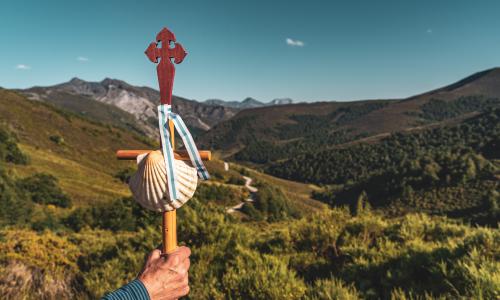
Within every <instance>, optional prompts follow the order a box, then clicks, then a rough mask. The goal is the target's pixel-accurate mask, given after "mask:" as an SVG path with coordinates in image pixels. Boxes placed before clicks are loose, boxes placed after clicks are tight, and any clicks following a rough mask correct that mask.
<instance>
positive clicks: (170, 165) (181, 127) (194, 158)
mask: <svg viewBox="0 0 500 300" xmlns="http://www.w3.org/2000/svg"><path fill="white" fill-rule="evenodd" d="M168 120H172V121H173V122H174V127H175V129H176V130H177V132H178V133H179V135H180V136H181V138H182V142H183V143H184V145H185V147H186V150H187V153H188V154H189V158H190V159H191V163H192V164H193V166H194V167H195V168H196V171H197V172H198V177H200V178H201V179H203V180H207V179H208V178H209V177H210V176H209V175H208V172H207V169H206V168H205V165H203V161H202V160H201V157H200V154H199V153H198V149H197V148H196V144H195V143H194V140H193V137H192V136H191V133H190V132H189V130H188V129H187V127H186V124H184V121H183V120H182V118H181V116H179V115H178V114H176V113H173V112H172V107H171V106H170V105H168V104H161V105H159V106H158V122H159V127H160V138H161V145H162V151H163V158H164V159H165V167H166V170H167V185H168V192H169V195H170V200H171V201H174V200H177V186H176V182H177V181H176V175H175V170H174V151H173V148H172V144H171V139H170V130H169V127H168Z"/></svg>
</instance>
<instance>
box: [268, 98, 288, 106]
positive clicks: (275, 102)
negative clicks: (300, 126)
mask: <svg viewBox="0 0 500 300" xmlns="http://www.w3.org/2000/svg"><path fill="white" fill-rule="evenodd" d="M292 103H293V100H292V99H290V98H276V99H274V100H272V101H271V102H269V103H268V105H287V104H292Z"/></svg>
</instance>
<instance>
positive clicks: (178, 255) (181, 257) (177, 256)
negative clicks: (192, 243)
mask: <svg viewBox="0 0 500 300" xmlns="http://www.w3.org/2000/svg"><path fill="white" fill-rule="evenodd" d="M189 255H191V250H189V248H188V247H179V248H178V249H176V250H175V251H174V252H172V253H170V254H169V255H168V257H167V260H166V261H165V263H164V264H162V265H163V266H165V267H170V268H172V267H173V268H176V267H177V266H178V265H179V264H181V263H182V262H184V261H185V260H186V259H187V258H188V257H189Z"/></svg>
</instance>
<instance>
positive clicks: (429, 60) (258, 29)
mask: <svg viewBox="0 0 500 300" xmlns="http://www.w3.org/2000/svg"><path fill="white" fill-rule="evenodd" d="M499 13H500V1H326V0H325V1H314V0H310V1H271V0H268V1H260V0H253V1H230V0H227V1H216V0H210V1H209V0H205V1H203V0H200V1H191V0H182V1H178V0H177V1H123V0H122V1H104V0H102V1H85V2H84V1H21V0H18V1H8V3H2V6H1V8H0V86H3V87H7V88H23V87H29V86H33V85H51V84H56V83H60V82H63V81H67V80H69V79H70V78H72V77H75V76H77V77H80V78H83V79H85V80H92V81H98V80H102V79H103V78H105V77H111V78H117V79H123V80H125V81H127V82H129V83H132V84H135V85H147V86H151V87H154V88H157V81H156V80H157V79H156V71H155V66H154V64H152V63H151V62H149V61H148V59H147V58H146V56H145V55H144V54H143V52H144V50H145V49H146V47H147V46H148V44H149V43H150V42H151V41H153V39H154V37H155V36H156V33H157V32H158V31H159V30H160V29H161V28H162V27H163V26H167V27H168V28H170V29H171V30H172V31H173V32H174V33H175V34H176V36H177V39H178V41H179V42H181V43H182V44H183V45H184V47H185V48H186V50H187V51H188V53H189V54H188V56H187V57H186V59H185V61H184V62H183V63H182V64H181V65H178V66H177V71H176V79H175V86H174V94H176V95H180V96H184V97H187V98H191V99H197V100H205V99H207V98H220V99H224V100H241V99H243V98H245V97H247V96H251V97H254V98H256V99H259V100H262V101H269V100H272V99H274V98H279V97H291V98H293V99H295V100H298V101H319V100H337V101H344V100H356V99H374V98H398V97H407V96H410V95H413V94H417V93H420V92H424V91H427V90H430V89H433V88H437V87H440V86H442V85H445V84H448V83H451V82H453V81H457V80H459V79H461V78H462V77H465V76H467V75H470V74H471V73H473V72H476V71H480V70H484V69H488V68H491V67H495V66H500V17H499Z"/></svg>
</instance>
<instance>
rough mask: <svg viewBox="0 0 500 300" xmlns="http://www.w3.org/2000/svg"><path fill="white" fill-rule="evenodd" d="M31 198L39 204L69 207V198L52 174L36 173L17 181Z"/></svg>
mask: <svg viewBox="0 0 500 300" xmlns="http://www.w3.org/2000/svg"><path fill="white" fill-rule="evenodd" d="M17 185H18V187H19V188H20V189H22V190H24V191H25V192H26V193H27V194H28V195H29V197H30V198H31V200H32V201H33V202H36V203H40V204H52V205H55V206H60V207H64V208H67V207H71V205H72V203H71V199H70V198H69V197H68V196H67V195H66V194H65V193H64V192H63V191H62V190H61V188H60V187H59V186H58V185H57V178H55V177H54V176H52V175H49V174H44V173H37V174H35V175H33V176H30V177H27V178H24V179H20V180H18V181H17Z"/></svg>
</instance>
